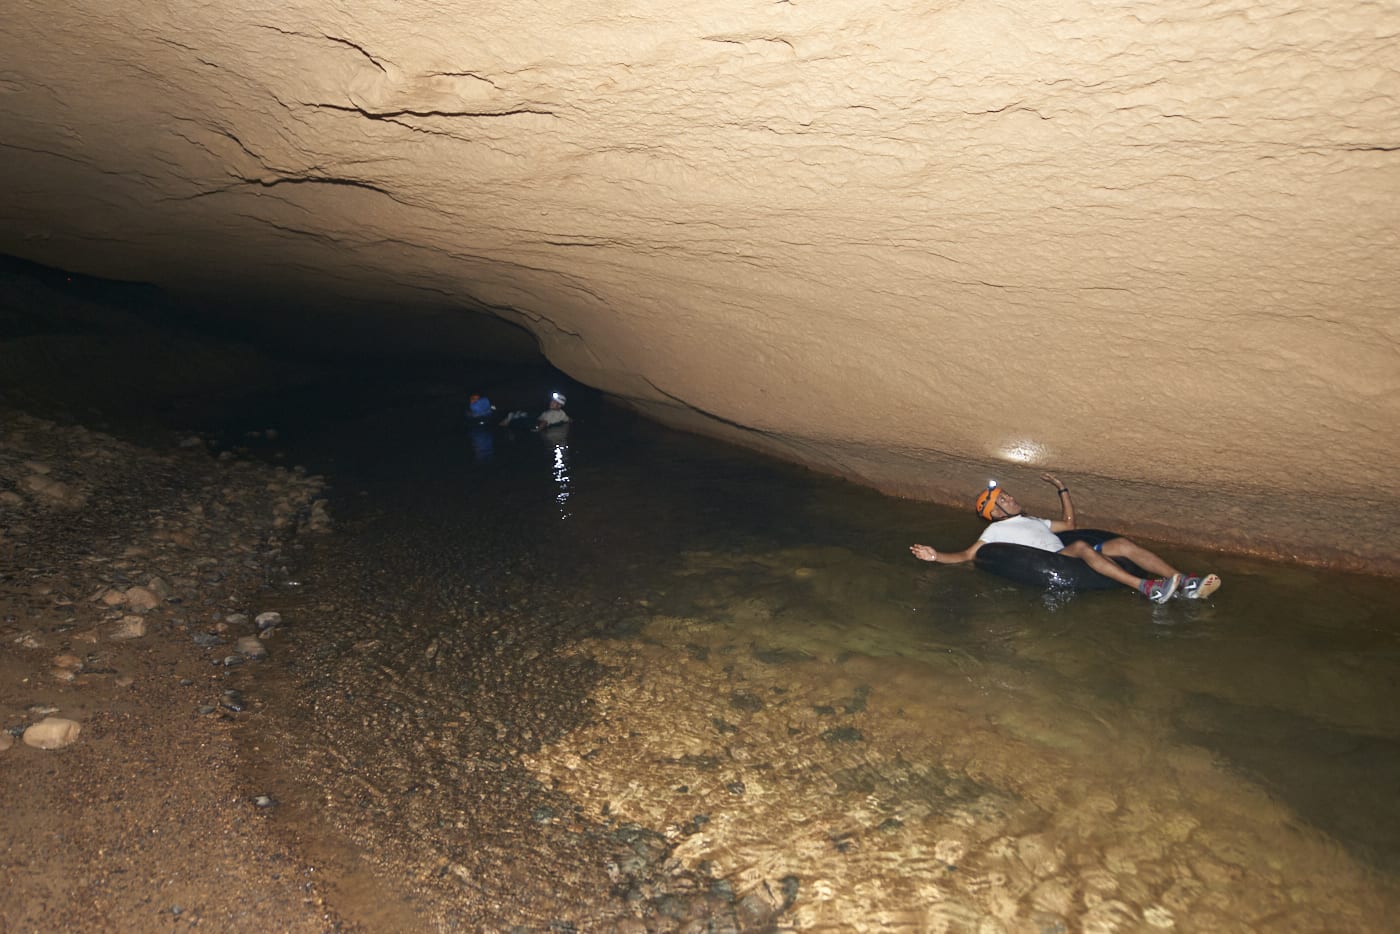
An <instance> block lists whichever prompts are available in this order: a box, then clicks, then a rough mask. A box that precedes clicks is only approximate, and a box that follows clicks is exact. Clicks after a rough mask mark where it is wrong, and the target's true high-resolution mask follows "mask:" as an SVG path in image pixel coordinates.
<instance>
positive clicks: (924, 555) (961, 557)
mask: <svg viewBox="0 0 1400 934" xmlns="http://www.w3.org/2000/svg"><path fill="white" fill-rule="evenodd" d="M984 544H985V542H983V541H982V540H981V539H978V540H977V541H975V542H973V543H972V544H971V545H969V546H968V547H966V548H964V549H963V550H962V551H935V550H934V549H932V548H930V547H929V546H928V545H910V546H909V551H910V553H912V554H913V555H914V557H916V558H918V559H919V560H920V561H932V562H933V563H934V564H962V563H963V562H964V561H971V560H972V558H973V556H974V555H976V554H977V549H979V548H981V547H982V546H983V545H984Z"/></svg>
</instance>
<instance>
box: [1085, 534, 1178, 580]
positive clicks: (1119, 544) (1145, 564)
mask: <svg viewBox="0 0 1400 934" xmlns="http://www.w3.org/2000/svg"><path fill="white" fill-rule="evenodd" d="M1099 551H1101V552H1102V553H1104V554H1106V555H1108V556H1109V557H1110V558H1127V559H1128V560H1129V561H1131V562H1133V564H1136V565H1137V566H1138V567H1140V568H1142V569H1143V570H1144V571H1146V572H1147V573H1149V574H1152V575H1155V576H1157V577H1171V576H1172V575H1173V574H1179V573H1180V572H1179V571H1178V570H1177V569H1176V568H1174V567H1172V566H1171V565H1170V564H1168V563H1167V562H1165V561H1163V560H1162V559H1161V558H1159V557H1157V556H1156V555H1155V554H1153V553H1152V552H1150V551H1148V550H1147V549H1146V548H1144V547H1142V546H1141V545H1139V544H1138V543H1137V542H1134V541H1131V540H1129V539H1126V538H1122V537H1121V536H1120V537H1119V538H1110V539H1109V540H1108V541H1106V542H1104V543H1103V544H1102V545H1100V546H1099ZM1109 563H1110V564H1111V563H1112V562H1109ZM1094 570H1096V571H1098V570H1099V569H1098V568H1094ZM1099 573H1100V574H1102V573H1103V572H1102V571H1099Z"/></svg>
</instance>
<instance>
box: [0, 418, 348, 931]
mask: <svg viewBox="0 0 1400 934" xmlns="http://www.w3.org/2000/svg"><path fill="white" fill-rule="evenodd" d="M321 486H322V483H321V481H320V479H319V478H316V477H307V476H304V475H302V474H301V473H299V472H297V471H287V470H283V469H279V468H271V467H267V466H264V465H260V464H253V463H249V462H245V461H239V460H237V459H236V458H232V457H229V456H228V455H224V456H221V457H215V456H214V455H213V454H212V453H211V452H210V451H209V450H208V448H207V447H206V445H205V444H204V443H203V442H202V441H201V440H199V439H197V438H189V439H185V440H184V441H181V442H176V441H175V440H174V439H172V441H171V444H170V446H169V448H168V449H165V450H153V449H148V448H142V447H137V446H134V445H132V444H129V443H126V442H124V441H121V440H118V439H116V438H113V437H110V436H107V435H104V434H100V433H97V432H94V431H90V430H87V429H84V428H82V427H76V426H65V425H59V424H56V423H53V422H49V421H45V420H42V419H38V418H35V417H32V416H29V415H26V414H23V413H19V412H15V411H9V410H2V409H0V774H3V780H4V784H5V795H4V799H3V800H4V805H3V817H2V818H0V847H2V848H3V850H4V852H5V854H6V855H5V864H6V866H5V868H6V871H5V873H4V877H5V881H6V885H5V887H4V898H3V899H0V929H3V930H6V931H58V930H63V931H158V930H182V929H185V928H188V927H198V928H203V929H207V930H217V931H229V932H236V931H257V932H264V931H269V930H272V931H287V932H302V931H330V930H346V929H347V925H345V924H343V923H342V922H341V921H340V920H339V919H338V918H337V917H336V915H335V913H334V912H333V911H332V910H331V909H330V908H329V907H328V906H327V905H326V904H325V901H324V898H323V894H322V892H321V891H320V890H319V885H318V880H317V873H316V869H315V867H314V866H313V865H311V864H310V863H309V862H308V861H307V860H306V859H305V858H303V857H301V856H299V855H298V852H299V849H300V848H299V847H298V846H297V843H296V841H295V840H291V841H288V840H287V839H285V836H284V837H283V838H278V837H275V836H274V835H273V834H272V833H271V831H270V828H269V827H268V826H267V823H266V817H267V815H268V813H269V812H270V811H271V810H272V808H271V807H268V805H269V804H270V802H269V801H267V800H266V799H263V798H260V795H261V794H262V792H261V791H260V789H258V788H253V787H246V786H245V784H244V780H243V779H241V778H240V777H239V776H240V773H239V769H238V766H239V761H238V752H237V749H236V746H235V744H234V742H233V731H234V729H235V728H236V726H237V720H238V717H239V712H240V709H241V708H242V706H243V705H242V700H241V696H242V695H241V691H242V689H243V687H244V686H245V685H246V684H247V683H248V681H249V679H251V678H252V677H255V670H256V668H257V666H258V665H260V664H262V662H260V661H259V660H258V658H257V656H258V655H259V654H260V653H259V651H258V650H259V648H268V647H270V648H271V650H272V651H273V652H274V653H275V652H276V651H277V627H276V626H275V625H268V620H267V619H266V618H265V619H264V620H263V621H262V625H261V626H260V625H259V623H258V622H257V616H258V614H259V613H260V612H261V609H262V608H261V607H260V605H259V600H260V595H262V594H266V593H268V592H269V591H270V589H271V588H273V587H276V586H278V585H279V583H280V582H281V581H280V575H281V568H282V563H283V559H284V555H285V554H287V552H288V550H289V549H293V548H297V547H301V546H300V545H299V544H298V540H299V539H300V538H302V537H304V536H306V535H309V534H314V533H315V532H316V531H317V530H319V529H324V528H325V527H326V526H327V525H328V522H329V520H328V518H327V517H326V515H325V513H324V504H323V503H320V502H319V501H318V498H317V497H318V493H319V491H320V489H321ZM240 640H242V641H241V642H240ZM45 721H47V724H46V726H45V727H42V728H40V727H38V726H37V725H38V724H40V723H43V722H45ZM64 721H67V723H65V722H64ZM45 730H47V731H48V732H49V734H50V735H49V737H48V738H47V739H45V738H44V737H43V736H41V735H40V734H41V733H42V732H43V731H45ZM44 747H49V748H44Z"/></svg>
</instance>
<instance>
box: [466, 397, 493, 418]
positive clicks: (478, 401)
mask: <svg viewBox="0 0 1400 934" xmlns="http://www.w3.org/2000/svg"><path fill="white" fill-rule="evenodd" d="M495 412H496V407H495V406H494V405H492V404H491V400H490V399H488V398H486V397H485V396H476V395H474V396H472V397H471V399H470V400H469V401H468V403H467V417H468V418H471V419H474V420H476V421H484V420H485V419H488V418H490V417H491V416H492V415H494V414H495Z"/></svg>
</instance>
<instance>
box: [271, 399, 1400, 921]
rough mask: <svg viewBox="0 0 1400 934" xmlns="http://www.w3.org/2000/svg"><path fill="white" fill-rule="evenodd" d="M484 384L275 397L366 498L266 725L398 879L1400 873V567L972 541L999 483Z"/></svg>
mask: <svg viewBox="0 0 1400 934" xmlns="http://www.w3.org/2000/svg"><path fill="white" fill-rule="evenodd" d="M449 389H450V391H448V390H449ZM470 390H471V387H469V386H461V387H438V390H437V391H428V389H426V388H425V387H421V386H420V387H418V388H417V389H414V390H400V391H396V392H394V393H390V392H389V391H387V390H384V389H383V388H382V384H378V385H377V384H376V383H375V381H373V380H365V381H364V382H363V383H362V384H360V385H358V386H357V387H355V388H353V389H344V388H343V389H341V390H339V391H336V392H335V393H332V394H331V395H329V396H319V395H316V394H314V393H308V394H307V395H306V396H305V397H304V398H300V399H295V398H286V397H284V398H283V399H282V400H281V402H280V410H279V411H278V412H276V413H275V414H273V413H263V414H262V415H259V416H256V417H253V416H246V417H244V418H245V419H246V422H245V423H246V425H247V426H248V427H277V428H279V436H278V438H277V440H276V442H275V443H273V444H268V443H266V442H261V441H260V442H257V443H261V444H264V445H265V447H264V451H265V452H266V453H268V454H273V453H275V452H279V451H280V452H284V453H285V456H286V457H287V458H288V460H289V462H294V463H299V464H304V465H305V466H306V467H307V468H308V469H310V470H312V471H314V472H318V473H323V474H325V475H326V477H327V478H328V480H329V481H330V484H331V514H332V515H333V517H334V518H335V521H336V525H337V528H336V532H335V533H334V535H333V536H332V537H331V538H330V539H329V540H327V541H324V542H323V543H320V544H317V545H316V546H314V547H312V548H310V549H309V550H308V551H307V553H306V559H305V561H304V563H303V564H302V565H301V566H298V567H294V568H291V569H289V570H290V573H291V576H292V577H293V578H294V579H295V580H294V582H293V583H290V584H288V585H287V586H286V587H285V588H284V589H283V590H282V591H279V593H278V594H277V595H276V597H275V598H274V602H277V603H278V605H276V606H270V607H265V608H271V609H278V610H280V611H281V612H282V613H283V615H284V617H285V618H286V620H287V623H288V624H287V626H286V628H285V630H284V633H283V634H281V635H279V637H278V639H280V640H282V641H280V642H278V641H274V643H273V645H274V654H275V659H276V660H275V661H274V663H272V666H271V667H269V668H268V669H267V670H266V671H265V673H264V674H265V676H260V678H259V688H258V690H260V691H261V692H263V694H264V696H265V698H266V702H265V703H264V704H263V707H262V712H261V713H259V714H258V715H257V716H256V717H255V718H252V719H250V721H249V727H248V730H247V731H246V733H245V745H246V747H247V752H248V756H249V759H250V762H251V763H252V766H251V768H252V770H253V772H254V774H255V775H256V776H257V777H258V780H260V781H263V782H265V783H266V784H267V785H268V787H269V789H271V790H275V791H276V793H277V795H278V796H279V798H280V799H281V800H283V801H284V803H285V807H284V808H283V809H282V810H281V811H280V812H279V813H278V814H277V815H276V816H275V817H274V819H275V820H278V821H281V822H283V823H284V825H285V827H286V828H287V832H288V833H289V834H294V835H296V836H297V837H298V839H299V840H300V841H301V842H302V843H303V844H305V845H309V846H311V847H312V848H313V849H315V848H317V847H319V848H320V852H322V853H323V854H324V857H325V860H326V863H325V868H326V871H327V873H328V874H329V875H330V876H331V877H332V878H333V879H338V880H340V884H339V886H338V891H339V894H340V896H341V897H342V898H343V899H344V900H345V904H347V905H349V906H351V912H350V913H351V914H352V915H355V916H357V917H358V919H359V920H362V921H365V922H366V923H367V924H369V925H370V926H377V927H379V928H380V929H384V930H393V929H399V928H401V927H402V926H404V925H406V924H411V925H412V926H413V927H414V928H415V929H440V930H476V929H509V928H510V927H511V926H512V925H519V926H520V927H521V929H528V930H543V929H549V928H551V926H552V928H553V929H555V930H570V929H576V930H612V929H620V930H625V929H629V928H628V927H627V925H628V924H643V925H645V927H646V928H650V929H656V930H680V929H685V928H686V925H687V924H691V925H694V927H693V928H692V929H695V930H703V929H707V928H706V927H705V925H710V926H711V928H713V929H718V930H724V929H738V930H759V929H763V928H765V927H766V926H770V925H774V924H776V925H777V926H778V927H781V928H789V927H790V928H799V929H812V928H817V929H821V928H825V929H831V930H836V929H839V930H865V929H870V930H874V929H882V930H885V929H891V930H911V931H929V930H948V931H964V930H966V931H973V930H979V931H996V930H1006V931H1022V930H1035V931H1057V930H1098V931H1107V930H1191V931H1219V930H1270V931H1272V930H1300V931H1302V930H1308V931H1313V930H1316V931H1320V930H1329V931H1337V930H1356V931H1366V930H1383V929H1385V927H1386V925H1387V924H1389V923H1390V920H1391V919H1393V918H1394V917H1395V916H1396V913H1397V911H1400V897H1398V896H1397V885H1396V879H1397V873H1400V803H1398V802H1397V799H1396V796H1395V789H1396V788H1397V787H1400V638H1397V628H1396V623H1395V621H1396V620H1397V619H1400V584H1397V583H1396V582H1394V581H1387V580H1381V579H1374V578H1364V577H1349V576H1341V575H1333V574H1327V573H1322V572H1318V571H1314V570H1307V569H1300V568H1295V567H1287V566H1279V565H1269V564H1263V563H1259V562H1254V561H1247V560H1241V559H1231V558H1221V557H1218V556H1211V555H1206V554H1199V553H1195V554H1193V553H1183V552H1182V551H1180V550H1177V549H1170V548H1163V549H1161V550H1162V551H1163V552H1164V553H1165V554H1166V556H1167V557H1168V558H1169V560H1172V561H1173V562H1174V563H1176V564H1178V565H1179V566H1182V567H1184V568H1187V569H1193V570H1201V571H1205V570H1213V571H1216V572H1218V573H1220V574H1221V575H1222V576H1223V577H1224V579H1225V585H1224V587H1223V588H1222V590H1221V591H1220V592H1219V593H1218V594H1217V595H1216V597H1215V598H1213V599H1212V600H1210V601H1202V602H1201V603H1191V602H1186V601H1175V602H1173V603H1171V604H1169V605H1167V606H1165V607H1154V606H1152V605H1151V604H1149V603H1148V602H1147V601H1146V600H1144V599H1143V598H1141V597H1139V596H1137V595H1136V594H1133V593H1131V592H1128V591H1126V590H1124V591H1122V592H1113V593H1106V594H1089V595H1081V596H1075V597H1067V596H1055V595H1045V594H1040V593H1036V592H1032V591H1029V590H1026V589H1024V588H1021V587H1019V586H1016V585H1011V584H1007V583H1005V582H1002V581H1000V580H998V579H996V578H993V577H990V576H987V575H984V574H982V573H980V572H978V571H975V570H974V569H972V568H970V567H933V566H929V565H925V564H922V563H920V562H918V561H915V560H914V559H913V558H912V557H911V556H910V555H909V552H908V546H909V544H910V543H911V542H915V541H921V542H927V543H931V544H934V545H936V546H945V547H949V548H961V547H963V546H965V545H966V544H968V543H969V542H970V541H971V540H972V539H973V538H975V536H976V534H977V530H978V528H979V523H978V521H977V520H976V518H975V517H973V516H971V514H970V513H967V514H964V513H961V512H956V511H951V510H948V509H944V508H941V507H936V506H930V505H925V504H918V503H912V502H907V501H901V500H895V499H890V498H888V497H883V496H880V495H878V494H875V493H873V492H870V491H868V490H864V489H861V488H858V487H855V486H853V485H850V484H846V483H842V482H839V481H835V480H831V479H828V478H823V477H821V476H818V475H815V474H812V473H809V472H806V471H802V470H799V469H795V468H790V467H788V466H785V465H782V464H778V463H775V462H772V461H768V460H765V459H763V458H760V457H757V456H754V455H750V454H748V453H746V452H743V451H739V450H736V449H733V448H729V447H725V446H721V445H717V444H714V443H711V442H708V441H705V440H702V439H698V438H694V437H690V436H686V435H681V434H677V433H673V432H669V431H667V430H664V429H661V428H658V427H656V426H654V425H651V424H649V423H646V422H643V421H640V420H638V419H636V418H635V417H633V416H632V415H630V414H628V413H626V412H624V411H621V410H619V409H616V408H613V407H610V406H608V405H606V404H603V403H601V402H600V401H598V400H597V399H595V398H592V397H589V396H587V395H585V394H584V393H582V392H580V391H576V392H574V393H573V398H572V399H571V404H570V406H569V409H570V412H571V414H573V415H574V417H575V418H576V420H577V421H576V423H575V424H574V425H573V426H572V427H571V428H570V429H569V430H568V432H567V433H566V434H563V435H560V436H556V437H545V436H542V435H539V434H533V433H529V432H525V433H521V434H518V435H508V434H505V433H503V432H500V431H490V432H486V433H481V434H478V435H477V437H475V438H474V437H473V433H472V432H471V431H469V430H468V428H467V427H466V426H465V425H464V422H463V420H462V418H461V412H462V409H463V408H464V406H465V393H466V392H469V391H470ZM531 390H532V391H533V387H531ZM537 398H543V392H542V391H541V393H540V395H539V396H538V397H537ZM538 407H539V405H538V402H536V404H534V405H532V406H531V408H532V409H534V408H538ZM258 419H262V420H263V423H262V424H259V422H258V421H257V420H258ZM274 419H275V421H274ZM250 443H252V442H250ZM978 479H980V478H978ZM1067 479H1069V480H1070V482H1073V480H1072V478H1067ZM1047 489H1048V488H1047ZM1024 492H1025V493H1026V496H1025V499H1027V500H1029V501H1030V502H1031V503H1041V502H1044V503H1047V504H1048V503H1049V502H1050V501H1051V497H1048V496H1042V495H1041V494H1043V493H1044V492H1045V491H1043V490H1036V491H1024ZM1093 496H1094V494H1093V490H1092V489H1082V490H1080V491H1079V499H1078V504H1079V506H1080V509H1081V510H1082V512H1083V513H1084V515H1085V516H1086V517H1087V518H1088V521H1089V524H1092V516H1093V512H1094V500H1093ZM642 919H644V920H642ZM636 929H638V930H640V929H643V928H642V927H637V928H636Z"/></svg>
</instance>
